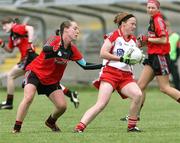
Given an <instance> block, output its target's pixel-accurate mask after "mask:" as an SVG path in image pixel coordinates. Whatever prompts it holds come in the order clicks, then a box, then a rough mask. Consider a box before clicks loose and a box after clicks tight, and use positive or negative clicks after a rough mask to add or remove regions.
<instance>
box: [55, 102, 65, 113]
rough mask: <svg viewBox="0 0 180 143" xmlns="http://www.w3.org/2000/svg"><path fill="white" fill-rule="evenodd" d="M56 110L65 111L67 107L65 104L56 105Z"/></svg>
mask: <svg viewBox="0 0 180 143" xmlns="http://www.w3.org/2000/svg"><path fill="white" fill-rule="evenodd" d="M56 108H57V109H58V110H61V111H64V112H65V111H66V109H67V105H66V103H62V104H58V105H56Z"/></svg>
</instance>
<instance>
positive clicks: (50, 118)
mask: <svg viewBox="0 0 180 143" xmlns="http://www.w3.org/2000/svg"><path fill="white" fill-rule="evenodd" d="M46 121H47V122H48V123H49V124H51V125H52V124H55V123H56V121H57V119H54V118H52V116H51V115H50V116H49V118H48V119H47V120H46Z"/></svg>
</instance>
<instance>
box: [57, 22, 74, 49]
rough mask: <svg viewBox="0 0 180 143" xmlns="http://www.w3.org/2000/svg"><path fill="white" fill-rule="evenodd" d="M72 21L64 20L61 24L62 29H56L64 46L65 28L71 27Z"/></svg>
mask: <svg viewBox="0 0 180 143" xmlns="http://www.w3.org/2000/svg"><path fill="white" fill-rule="evenodd" d="M71 22H72V21H70V20H67V21H64V22H62V23H61V25H60V29H57V30H56V31H55V33H56V35H60V36H61V44H62V46H64V41H63V38H62V35H63V33H64V28H69V27H70V26H71Z"/></svg>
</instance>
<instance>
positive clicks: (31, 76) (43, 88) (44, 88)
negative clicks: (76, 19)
mask: <svg viewBox="0 0 180 143" xmlns="http://www.w3.org/2000/svg"><path fill="white" fill-rule="evenodd" d="M28 83H31V84H33V85H35V86H36V88H37V92H38V95H40V94H45V95H46V96H49V95H50V94H51V93H52V92H53V91H55V90H58V89H62V88H61V86H60V85H59V83H57V84H51V85H43V84H41V82H40V80H39V79H38V77H37V76H36V75H35V73H33V72H32V71H27V72H26V74H25V79H24V81H23V87H24V86H25V85H26V84H28Z"/></svg>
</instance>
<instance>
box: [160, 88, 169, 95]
mask: <svg viewBox="0 0 180 143" xmlns="http://www.w3.org/2000/svg"><path fill="white" fill-rule="evenodd" d="M159 90H160V91H161V92H163V93H165V94H166V93H167V90H168V88H167V87H166V86H162V87H160V89H159Z"/></svg>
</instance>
